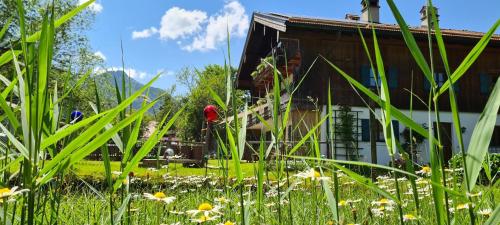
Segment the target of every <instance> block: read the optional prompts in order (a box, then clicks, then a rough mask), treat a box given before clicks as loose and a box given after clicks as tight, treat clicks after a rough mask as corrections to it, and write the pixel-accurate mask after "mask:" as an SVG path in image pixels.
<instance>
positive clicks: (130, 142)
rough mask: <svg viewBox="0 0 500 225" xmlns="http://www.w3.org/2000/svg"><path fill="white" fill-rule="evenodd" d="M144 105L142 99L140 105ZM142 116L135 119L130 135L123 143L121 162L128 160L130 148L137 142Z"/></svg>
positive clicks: (130, 153)
mask: <svg viewBox="0 0 500 225" xmlns="http://www.w3.org/2000/svg"><path fill="white" fill-rule="evenodd" d="M145 106H146V101H143V103H142V107H145ZM142 118H143V117H142V116H141V117H139V118H137V121H135V124H134V128H133V129H132V132H131V133H130V137H129V138H128V141H127V145H125V150H124V154H123V159H122V163H125V162H126V161H128V159H129V158H130V156H131V155H132V150H133V147H134V146H135V144H136V143H137V139H138V138H139V131H140V130H141V124H142Z"/></svg>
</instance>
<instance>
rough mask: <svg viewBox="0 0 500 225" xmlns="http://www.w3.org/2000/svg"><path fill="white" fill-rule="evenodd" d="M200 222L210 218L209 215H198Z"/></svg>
mask: <svg viewBox="0 0 500 225" xmlns="http://www.w3.org/2000/svg"><path fill="white" fill-rule="evenodd" d="M199 220H200V222H206V221H209V220H210V217H208V216H200V219H199Z"/></svg>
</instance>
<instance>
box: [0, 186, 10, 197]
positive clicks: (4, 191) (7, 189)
mask: <svg viewBox="0 0 500 225" xmlns="http://www.w3.org/2000/svg"><path fill="white" fill-rule="evenodd" d="M9 192H10V189H9V188H2V189H0V197H3V196H5V194H6V193H9Z"/></svg>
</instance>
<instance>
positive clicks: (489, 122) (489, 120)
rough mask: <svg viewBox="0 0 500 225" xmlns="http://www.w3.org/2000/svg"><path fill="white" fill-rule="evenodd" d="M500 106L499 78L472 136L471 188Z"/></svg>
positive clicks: (468, 153)
mask: <svg viewBox="0 0 500 225" xmlns="http://www.w3.org/2000/svg"><path fill="white" fill-rule="evenodd" d="M499 107H500V79H497V82H496V83H495V87H494V88H493V91H492V92H491V95H490V97H489V99H488V102H487V103H486V106H485V108H484V110H483V112H482V113H481V115H480V116H479V121H478V122H477V124H476V126H475V127H474V131H472V136H471V139H470V142H469V147H468V149H467V158H466V163H467V166H468V171H466V172H467V173H466V176H467V177H468V179H469V187H470V190H473V189H474V186H475V185H476V181H477V178H478V176H479V172H480V171H481V166H482V164H483V161H484V156H485V155H486V153H487V152H488V147H489V145H490V140H491V137H492V135H493V130H494V129H495V123H496V120H497V118H498V115H497V113H498V109H499Z"/></svg>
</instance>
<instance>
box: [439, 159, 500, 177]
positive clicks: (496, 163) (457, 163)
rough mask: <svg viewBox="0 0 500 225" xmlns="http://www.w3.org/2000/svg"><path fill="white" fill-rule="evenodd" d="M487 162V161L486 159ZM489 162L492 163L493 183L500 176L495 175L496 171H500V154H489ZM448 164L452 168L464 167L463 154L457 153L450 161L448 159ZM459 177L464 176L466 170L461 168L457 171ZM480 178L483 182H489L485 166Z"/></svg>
mask: <svg viewBox="0 0 500 225" xmlns="http://www.w3.org/2000/svg"><path fill="white" fill-rule="evenodd" d="M485 162H487V161H486V160H485ZM489 164H490V172H491V177H492V179H493V181H492V183H494V182H495V181H496V180H497V179H498V178H497V177H496V176H495V174H496V173H498V169H499V168H500V154H498V153H493V154H489ZM448 165H449V167H450V169H459V168H462V169H463V168H464V167H463V160H462V155H461V154H456V155H454V156H453V157H452V158H451V159H450V161H448ZM456 173H458V174H457V177H460V178H462V177H463V174H464V171H463V170H459V171H457V172H456ZM479 180H480V182H481V183H482V184H485V183H488V177H487V176H486V171H485V170H484V167H483V168H482V169H481V172H480V173H479Z"/></svg>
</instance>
